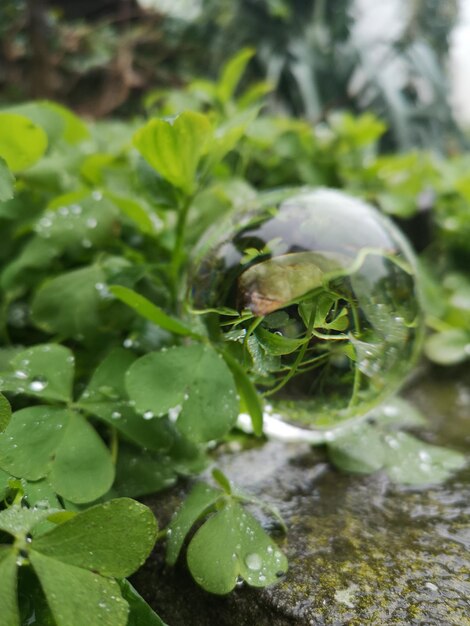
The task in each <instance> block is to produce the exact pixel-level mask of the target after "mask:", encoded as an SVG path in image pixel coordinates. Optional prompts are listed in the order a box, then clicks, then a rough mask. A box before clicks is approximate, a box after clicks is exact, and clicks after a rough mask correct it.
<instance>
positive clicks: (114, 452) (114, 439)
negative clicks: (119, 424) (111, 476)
mask: <svg viewBox="0 0 470 626" xmlns="http://www.w3.org/2000/svg"><path fill="white" fill-rule="evenodd" d="M110 449H111V459H112V461H113V465H116V463H117V458H118V452H119V437H118V432H117V430H116V429H115V428H114V427H112V428H111V442H110Z"/></svg>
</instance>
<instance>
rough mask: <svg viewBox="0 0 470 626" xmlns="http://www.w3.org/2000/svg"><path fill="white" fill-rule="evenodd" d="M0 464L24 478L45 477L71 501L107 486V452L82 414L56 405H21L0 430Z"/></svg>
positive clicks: (81, 499)
mask: <svg viewBox="0 0 470 626" xmlns="http://www.w3.org/2000/svg"><path fill="white" fill-rule="evenodd" d="M0 467H2V469H4V470H6V471H8V472H10V473H11V474H12V475H13V476H17V477H19V478H26V479H28V480H39V479H40V478H43V477H46V476H47V479H48V482H49V483H50V485H51V486H52V487H53V489H54V490H55V491H56V492H57V493H58V494H60V495H62V496H63V497H65V498H66V499H68V500H70V501H72V502H90V501H92V500H95V499H96V498H98V497H100V496H101V495H103V494H104V493H106V491H108V489H109V488H110V487H111V484H112V482H113V479H114V466H113V463H112V460H111V455H110V453H109V451H108V449H107V448H106V446H105V445H104V443H103V442H102V440H101V439H100V437H99V436H98V435H97V433H96V432H95V430H94V429H93V428H92V427H91V426H90V425H89V424H88V423H87V422H86V421H85V420H84V419H83V417H82V416H80V415H78V414H76V413H74V412H73V411H70V410H67V409H61V408H58V407H44V406H36V407H30V408H28V409H22V410H21V411H17V412H16V413H14V414H13V417H12V419H11V421H10V423H9V425H8V426H7V428H6V429H5V431H4V433H2V434H1V435H0Z"/></svg>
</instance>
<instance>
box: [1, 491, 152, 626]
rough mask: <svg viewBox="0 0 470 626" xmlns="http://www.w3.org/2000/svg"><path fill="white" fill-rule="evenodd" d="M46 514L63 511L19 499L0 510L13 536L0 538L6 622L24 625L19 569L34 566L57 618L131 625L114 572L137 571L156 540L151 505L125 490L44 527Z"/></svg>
mask: <svg viewBox="0 0 470 626" xmlns="http://www.w3.org/2000/svg"><path fill="white" fill-rule="evenodd" d="M45 518H49V519H54V518H55V519H57V516H54V510H53V509H46V510H35V509H24V508H22V507H20V506H18V505H14V506H12V507H11V508H10V509H7V510H5V511H1V512H0V528H1V529H3V530H5V531H6V532H7V533H9V534H11V535H12V536H13V537H14V540H15V541H14V543H13V544H4V545H0V603H1V606H2V624H5V625H7V626H19V624H20V621H19V611H18V600H17V571H18V568H20V569H22V568H27V569H28V570H29V568H30V567H32V568H33V569H34V571H35V573H36V576H37V577H38V579H39V582H40V585H41V587H42V590H43V592H44V596H45V598H46V601H47V604H48V605H49V610H50V612H51V613H52V616H53V618H54V622H55V624H56V625H57V626H70V624H74V625H76V626H89V625H90V624H92V625H93V626H126V624H127V623H128V614H129V604H128V602H127V600H126V599H125V598H124V597H123V595H122V593H121V588H122V586H123V583H121V586H120V584H119V583H118V582H117V581H116V580H114V578H116V577H120V576H125V575H129V574H131V573H132V572H134V571H135V570H136V569H137V568H138V567H139V566H140V565H142V563H143V562H144V561H145V559H146V558H147V556H148V555H149V553H150V551H151V549H152V548H153V545H154V543H155V540H156V535H157V523H156V520H155V517H154V516H153V514H152V512H151V511H150V509H148V508H147V507H145V506H144V505H142V504H140V503H138V502H135V501H133V500H130V499H129V498H119V499H116V500H111V501H109V502H107V503H105V504H101V505H97V506H94V507H91V508H90V509H88V510H86V511H84V512H82V513H79V514H77V515H73V517H72V518H71V519H70V518H69V519H68V520H67V521H65V522H63V523H62V524H59V525H57V526H55V527H53V528H52V529H51V530H47V531H46V532H43V530H42V528H43V527H41V526H39V523H40V522H41V521H42V520H44V519H45ZM90 531H93V532H90ZM124 537H125V540H124V541H123V538H124ZM127 595H129V594H128V592H127ZM133 604H135V600H133ZM142 610H143V609H142ZM134 611H135V609H134ZM149 612H150V613H151V610H150V609H149ZM148 623H149V624H152V622H150V621H149V622H148ZM153 623H154V624H158V622H156V621H154V622H153Z"/></svg>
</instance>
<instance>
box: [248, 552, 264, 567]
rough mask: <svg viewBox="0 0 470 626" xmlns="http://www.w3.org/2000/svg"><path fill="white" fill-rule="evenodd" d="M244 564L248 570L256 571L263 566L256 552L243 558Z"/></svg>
mask: <svg viewBox="0 0 470 626" xmlns="http://www.w3.org/2000/svg"><path fill="white" fill-rule="evenodd" d="M245 563H246V566H247V567H248V569H251V570H253V571H258V570H259V569H261V567H262V565H263V559H262V558H261V556H260V555H259V554H257V553H256V552H252V553H251V554H248V555H247V556H246V557H245Z"/></svg>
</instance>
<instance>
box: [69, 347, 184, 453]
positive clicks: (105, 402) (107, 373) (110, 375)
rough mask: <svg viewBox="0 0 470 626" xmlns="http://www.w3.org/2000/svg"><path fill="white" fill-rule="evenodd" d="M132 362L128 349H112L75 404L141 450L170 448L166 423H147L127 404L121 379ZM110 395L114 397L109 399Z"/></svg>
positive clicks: (156, 421) (127, 400) (170, 435)
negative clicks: (108, 425)
mask: <svg viewBox="0 0 470 626" xmlns="http://www.w3.org/2000/svg"><path fill="white" fill-rule="evenodd" d="M135 359H136V357H135V355H134V354H133V353H132V352H130V351H129V350H124V349H123V348H116V349H114V350H112V351H111V352H110V353H109V354H108V355H107V356H106V357H105V358H104V359H103V361H101V363H100V364H99V366H98V367H97V369H96V370H95V372H94V373H93V375H92V377H91V380H90V382H89V383H88V385H87V387H86V388H85V390H84V391H83V393H82V395H81V396H80V398H79V400H78V402H77V405H78V406H79V407H82V408H84V409H85V410H86V411H87V412H89V413H93V415H96V416H97V417H98V418H100V419H101V420H103V421H104V422H106V423H107V424H110V425H111V426H112V427H113V428H116V430H118V431H119V432H120V433H122V434H123V435H125V436H126V437H128V438H129V439H130V440H131V441H133V442H134V443H137V444H139V445H140V446H142V447H143V448H149V449H150V450H155V451H158V450H162V449H165V448H169V447H170V446H171V444H172V443H173V441H174V436H173V433H172V431H171V429H170V428H169V426H168V422H167V421H166V420H153V419H152V420H146V419H144V417H143V416H142V415H140V414H138V413H137V412H136V411H135V410H134V409H133V407H132V406H130V404H129V399H128V396H127V393H126V389H125V386H124V377H125V373H126V372H127V370H128V369H129V367H130V366H131V365H132V363H133V362H134V361H135ZM104 390H106V393H104ZM110 396H112V397H113V399H112V400H110Z"/></svg>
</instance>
